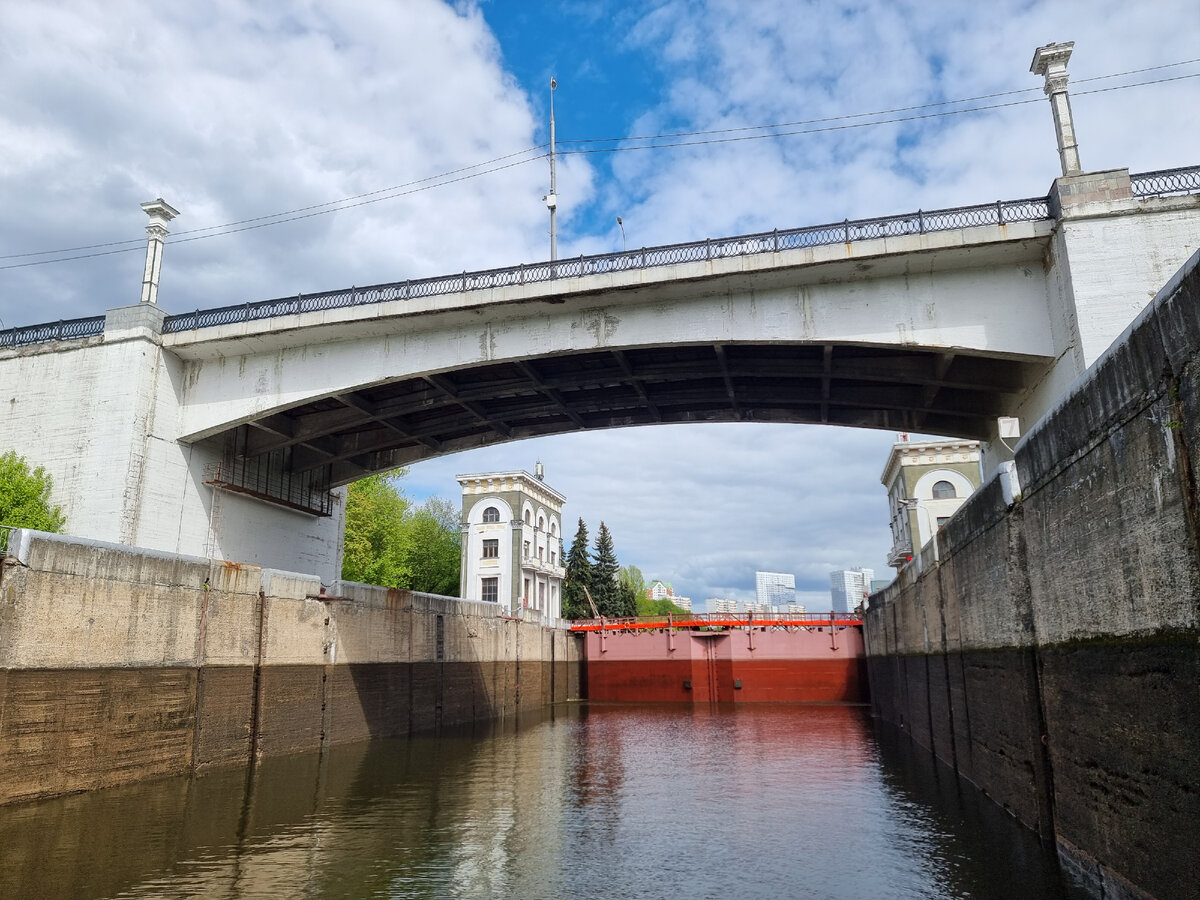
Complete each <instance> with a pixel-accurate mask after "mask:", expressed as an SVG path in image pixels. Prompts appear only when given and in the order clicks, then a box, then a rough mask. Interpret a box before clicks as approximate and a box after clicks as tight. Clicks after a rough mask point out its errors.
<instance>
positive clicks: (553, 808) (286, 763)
mask: <svg viewBox="0 0 1200 900" xmlns="http://www.w3.org/2000/svg"><path fill="white" fill-rule="evenodd" d="M248 774H249V773H248V772H247V771H246V770H245V769H225V770H222V771H219V772H216V773H213V774H210V775H205V776H202V777H199V778H190V779H189V778H175V779H165V780H160V781H156V782H153V783H146V784H140V785H133V786H129V787H124V788H119V789H113V790H108V791H101V792H94V793H91V794H81V795H75V796H72V797H64V798H59V799H56V800H51V801H44V802H41V803H33V804H25V805H20V806H10V807H4V808H0V896H5V897H23V898H24V897H29V898H34V897H36V898H45V900H52V898H73V900H74V898H87V897H122V898H127V897H128V898H134V897H196V898H199V897H204V898H258V897H264V898H266V897H271V898H274V897H289V898H290V897H312V898H362V897H387V898H409V897H414V898H415V897H422V898H423V897H454V898H496V897H513V898H522V900H535V898H566V897H569V898H579V900H584V898H667V897H686V898H747V900H753V898H771V900H775V898H785V897H787V898H791V897H795V898H808V897H811V898H845V900H852V898H859V897H862V898H872V900H878V898H906V897H911V898H990V897H995V898H1006V900H1007V898H1012V897H1021V898H1041V897H1046V898H1058V897H1068V896H1070V897H1075V896H1076V895H1075V894H1067V893H1065V892H1064V891H1063V890H1062V889H1061V888H1060V887H1058V880H1057V879H1058V875H1057V870H1056V867H1055V864H1054V860H1053V858H1052V856H1050V855H1047V853H1046V852H1045V851H1044V849H1043V848H1042V847H1041V846H1040V845H1039V844H1038V842H1037V841H1036V839H1035V838H1034V837H1033V836H1032V835H1031V834H1030V833H1029V832H1027V831H1025V830H1024V829H1021V828H1020V827H1019V826H1017V825H1016V824H1015V823H1014V822H1013V821H1012V820H1011V819H1009V818H1008V817H1007V816H1006V815H1005V814H1004V813H1002V812H1001V811H999V810H998V809H996V808H995V807H994V806H992V805H991V804H990V803H989V802H988V801H986V800H984V799H983V798H980V797H978V796H977V795H975V794H974V793H973V792H972V791H970V790H968V789H960V788H959V786H958V785H957V783H956V781H955V779H954V777H953V776H952V774H950V773H949V771H948V770H946V769H944V768H939V767H935V765H934V764H933V763H932V761H931V760H930V758H929V757H928V755H927V754H925V753H924V752H923V751H919V750H916V749H914V748H912V747H911V745H909V744H908V743H907V741H906V739H905V738H903V737H899V736H895V735H893V734H892V733H891V732H890V731H886V732H880V733H878V734H877V733H876V731H875V728H874V726H873V723H872V722H871V720H870V718H869V717H868V716H867V714H866V712H865V710H863V709H862V708H859V707H846V706H821V707H801V706H753V707H751V706H742V707H737V708H732V707H731V708H722V709H709V708H703V709H694V710H693V709H685V708H679V707H667V706H635V705H598V704H593V705H586V704H571V705H567V706H560V707H558V708H556V709H555V710H554V711H552V712H550V713H547V714H546V715H545V716H544V717H540V718H538V719H533V720H526V721H522V722H520V723H515V724H512V723H510V724H509V725H508V726H507V727H502V726H501V727H490V728H487V729H482V730H477V731H476V733H475V734H470V733H467V734H458V735H450V736H447V735H443V736H442V737H440V738H439V737H424V738H414V739H412V740H408V741H380V742H376V743H372V744H366V745H357V746H353V747H343V748H335V749H333V750H331V751H330V752H329V753H327V754H326V755H325V756H324V757H320V756H318V755H316V754H312V755H303V756H294V757H288V758H284V759H276V760H268V761H266V762H265V763H264V764H263V765H261V766H260V767H259V768H258V769H257V771H256V772H254V773H253V778H248V777H247V776H248Z"/></svg>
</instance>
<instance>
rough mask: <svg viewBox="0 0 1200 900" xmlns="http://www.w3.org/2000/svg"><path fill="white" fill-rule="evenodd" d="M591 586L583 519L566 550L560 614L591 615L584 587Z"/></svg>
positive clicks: (585, 527)
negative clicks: (564, 580)
mask: <svg viewBox="0 0 1200 900" xmlns="http://www.w3.org/2000/svg"><path fill="white" fill-rule="evenodd" d="M585 587H586V588H587V589H588V590H591V588H592V555H591V553H590V552H589V551H588V528H587V524H586V523H585V522H584V521H583V519H580V520H579V528H578V529H576V531H575V537H574V539H573V540H572V541H571V549H570V550H568V551H567V580H566V582H565V583H564V584H563V591H562V614H563V618H566V619H588V618H591V615H592V607H591V604H590V603H588V601H587V597H586V596H585V594H584V588H585Z"/></svg>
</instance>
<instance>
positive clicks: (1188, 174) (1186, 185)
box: [1129, 166, 1200, 197]
mask: <svg viewBox="0 0 1200 900" xmlns="http://www.w3.org/2000/svg"><path fill="white" fill-rule="evenodd" d="M1129 183H1130V185H1131V186H1132V188H1133V195H1134V196H1135V197H1163V196H1167V195H1170V194H1192V193H1196V192H1197V191H1200V166H1187V167H1185V168H1182V169H1160V170H1159V171H1157V172H1142V173H1141V174H1140V175H1130V176H1129Z"/></svg>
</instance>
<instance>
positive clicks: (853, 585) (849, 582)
mask: <svg viewBox="0 0 1200 900" xmlns="http://www.w3.org/2000/svg"><path fill="white" fill-rule="evenodd" d="M874 577H875V570H874V569H838V570H837V571H836V572H830V573H829V592H830V594H831V595H832V597H833V606H832V607H831V609H832V610H833V611H834V612H854V611H855V610H856V609H858V607H860V606H862V605H864V603H865V602H866V600H867V598H868V597H870V596H871V579H873V578H874Z"/></svg>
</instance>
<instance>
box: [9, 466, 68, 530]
mask: <svg viewBox="0 0 1200 900" xmlns="http://www.w3.org/2000/svg"><path fill="white" fill-rule="evenodd" d="M52 487H53V484H52V482H51V479H50V476H49V475H47V474H46V470H45V469H43V468H42V467H41V466H38V467H37V468H36V469H32V470H31V469H30V468H29V465H28V464H27V463H26V462H25V457H23V456H17V454H16V451H13V450H10V451H8V452H7V453H5V454H3V455H0V525H7V526H9V527H12V528H33V529H36V530H38V531H51V532H58V531H62V527H63V525H64V524H65V523H66V517H65V516H64V515H63V513H62V508H61V507H58V506H55V505H54V504H52V503H51V502H50V490H51V488H52Z"/></svg>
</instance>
